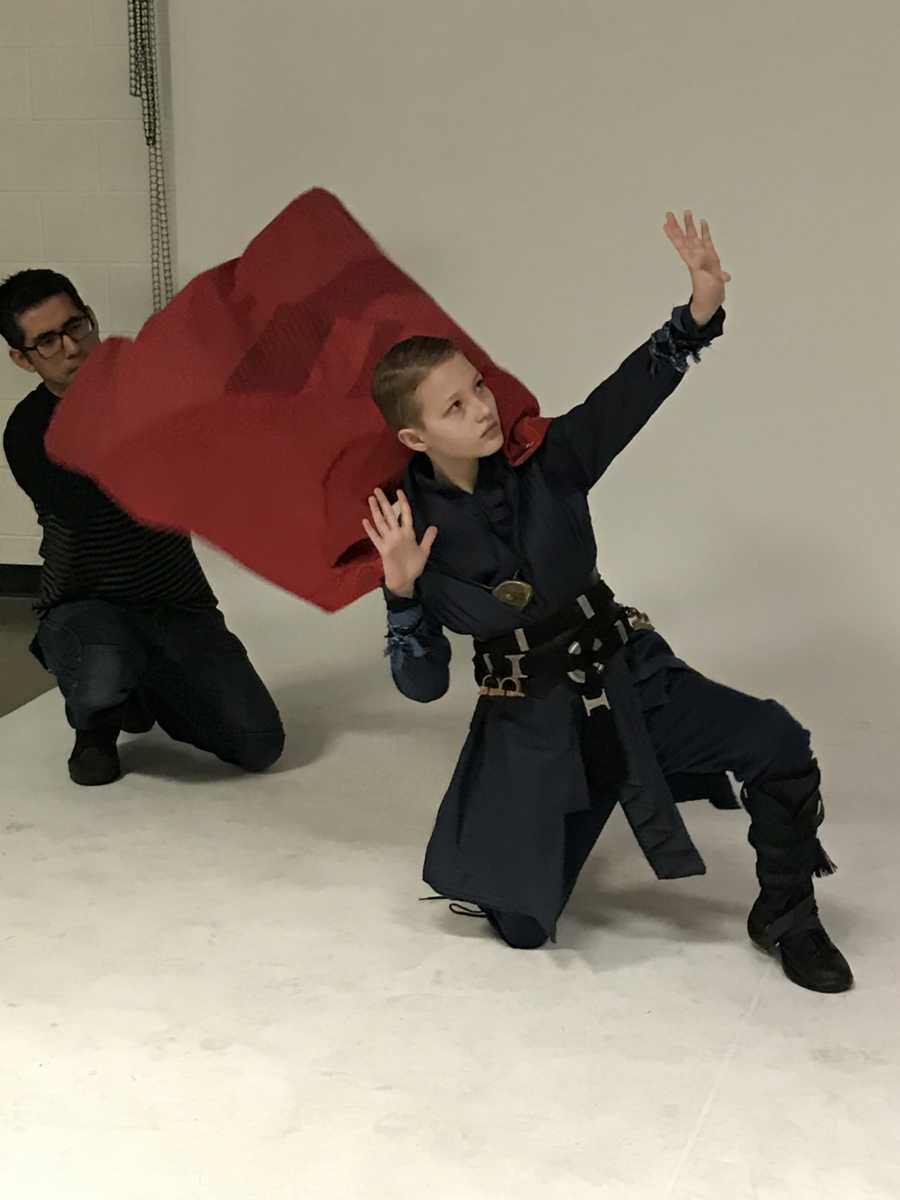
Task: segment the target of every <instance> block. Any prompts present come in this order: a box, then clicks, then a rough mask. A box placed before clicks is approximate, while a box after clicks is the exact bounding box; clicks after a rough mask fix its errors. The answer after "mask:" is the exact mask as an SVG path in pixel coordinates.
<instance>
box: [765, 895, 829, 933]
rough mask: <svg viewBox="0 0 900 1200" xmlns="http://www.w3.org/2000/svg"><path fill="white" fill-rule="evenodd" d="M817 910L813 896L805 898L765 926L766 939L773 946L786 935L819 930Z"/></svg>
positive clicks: (819, 923)
mask: <svg viewBox="0 0 900 1200" xmlns="http://www.w3.org/2000/svg"><path fill="white" fill-rule="evenodd" d="M821 926H822V923H821V921H820V920H819V910H818V907H817V906H816V898H815V896H807V897H806V899H805V900H801V901H800V903H799V904H795V905H794V907H793V908H791V909H789V910H788V911H787V912H786V913H783V914H782V915H781V916H780V917H776V918H775V920H774V921H771V922H770V923H769V924H768V925H767V926H766V937H768V939H769V941H770V942H772V943H773V945H774V944H775V943H777V942H780V941H781V939H782V938H783V937H784V935H785V934H786V933H800V932H802V931H804V930H813V929H820V928H821Z"/></svg>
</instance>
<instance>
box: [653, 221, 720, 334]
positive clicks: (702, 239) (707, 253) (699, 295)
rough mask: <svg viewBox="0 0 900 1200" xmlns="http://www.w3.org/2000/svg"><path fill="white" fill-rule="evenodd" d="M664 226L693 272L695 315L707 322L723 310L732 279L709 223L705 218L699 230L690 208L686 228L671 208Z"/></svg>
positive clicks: (692, 308) (697, 320)
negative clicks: (721, 261) (728, 286)
mask: <svg viewBox="0 0 900 1200" xmlns="http://www.w3.org/2000/svg"><path fill="white" fill-rule="evenodd" d="M663 230H664V231H665V235H666V237H667V238H668V239H669V241H670V242H671V243H672V245H673V246H674V247H675V249H676V250H677V251H678V253H679V254H680V255H681V258H682V260H683V262H684V264H685V266H686V267H687V269H688V270H689V271H690V273H691V286H692V288H693V293H694V294H693V298H692V300H691V316H692V317H693V318H694V320H695V321H696V322H697V324H698V325H705V324H706V323H707V321H710V320H712V318H713V317H714V316H715V314H716V313H717V312H718V311H719V308H720V306H721V305H722V302H723V301H724V299H725V284H726V283H730V282H731V276H730V275H729V274H728V272H727V271H723V270H722V264H721V263H720V262H719V254H718V251H717V250H716V248H715V246H714V245H713V240H712V235H711V234H710V232H709V225H708V224H707V222H706V221H701V222H700V232H699V233H698V232H697V226H696V225H695V224H694V214H693V213H691V212H686V213H685V214H684V229H682V228H681V226H680V225H679V223H678V218H677V217H676V216H675V214H674V213H671V212H669V213H666V223H665V225H663Z"/></svg>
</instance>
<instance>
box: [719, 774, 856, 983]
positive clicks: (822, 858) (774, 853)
mask: <svg viewBox="0 0 900 1200" xmlns="http://www.w3.org/2000/svg"><path fill="white" fill-rule="evenodd" d="M819 783H820V775H819V769H818V766H816V764H815V763H813V764H812V765H811V767H810V768H809V770H808V771H806V772H805V773H804V774H802V775H794V776H781V777H777V778H769V779H763V780H758V781H756V782H755V783H753V784H751V785H749V786H745V787H744V789H743V792H742V798H743V801H744V804H745V806H746V808H747V811H748V812H749V813H750V844H751V845H752V846H753V847H754V848H755V850H756V874H757V878H758V879H759V883H760V894H759V898H758V899H757V901H756V903H755V904H754V905H753V908H752V909H751V911H750V916H749V917H748V919H747V932H748V933H749V934H750V937H751V939H752V940H753V942H754V943H755V944H756V945H757V946H759V947H760V949H762V950H765V951H766V952H767V953H770V954H774V953H775V952H776V951H777V952H778V954H779V956H780V958H781V966H782V969H783V970H784V973H785V975H787V977H788V979H790V980H791V981H792V982H793V983H796V984H799V985H800V986H801V987H805V988H809V989H811V990H812V991H815V992H845V991H847V990H848V988H850V987H852V986H853V973H852V971H851V970H850V966H849V964H848V963H847V960H846V959H845V958H844V956H843V954H841V952H840V950H838V948H837V947H836V946H835V945H834V943H833V942H832V941H831V939H830V938H829V936H828V934H827V933H826V932H825V929H824V928H823V926H822V922H821V920H820V919H819V913H818V908H817V906H816V899H815V893H814V891H813V878H814V877H820V876H823V875H831V874H833V873H834V871H835V866H834V863H832V861H831V859H829V857H828V855H827V854H826V853H825V851H824V850H823V849H822V846H821V844H820V842H819V840H818V838H817V837H816V830H817V829H818V828H819V826H820V825H821V824H822V821H823V819H824V808H823V805H822V796H821V792H820V791H819Z"/></svg>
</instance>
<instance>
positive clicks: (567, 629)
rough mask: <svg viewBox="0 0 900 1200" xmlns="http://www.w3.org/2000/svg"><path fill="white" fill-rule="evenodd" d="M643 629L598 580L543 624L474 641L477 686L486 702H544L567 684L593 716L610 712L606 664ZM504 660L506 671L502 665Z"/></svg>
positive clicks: (641, 618)
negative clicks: (529, 699) (563, 682)
mask: <svg viewBox="0 0 900 1200" xmlns="http://www.w3.org/2000/svg"><path fill="white" fill-rule="evenodd" d="M640 628H652V626H650V624H649V622H648V621H647V619H646V617H645V616H644V615H643V614H642V613H638V612H637V610H636V609H632V608H626V607H624V606H623V605H621V604H618V603H616V600H615V597H614V595H613V593H612V591H611V590H610V588H609V587H608V586H607V585H606V584H605V583H604V582H603V580H602V579H600V577H599V576H598V575H596V574H595V576H594V579H593V580H592V582H591V584H590V586H589V587H587V588H586V589H585V590H584V592H582V594H581V595H579V596H576V598H575V599H574V600H573V601H572V602H571V603H570V604H567V605H565V606H564V607H563V608H561V609H559V610H558V611H557V612H555V613H553V614H552V616H550V617H547V618H546V619H545V620H543V621H537V622H535V624H533V625H529V626H528V627H527V629H526V628H524V627H523V628H520V629H515V630H513V632H512V633H508V634H503V635H501V636H500V637H496V638H491V639H490V640H489V641H476V642H475V658H474V667H475V682H476V683H477V684H478V685H479V687H480V689H481V694H482V695H485V696H496V697H509V698H515V697H525V696H533V697H536V698H540V697H541V696H545V695H547V694H548V692H549V691H550V690H551V689H552V688H553V687H555V686H556V685H557V684H558V683H559V681H560V679H561V678H568V679H569V680H570V681H571V682H572V683H573V684H575V685H576V687H577V689H578V691H580V692H581V693H582V696H583V698H584V702H585V707H586V708H587V710H588V712H589V713H590V712H591V711H592V709H593V708H595V707H597V706H598V705H603V706H604V707H607V703H606V700H605V696H604V688H603V683H602V678H601V674H602V670H603V666H604V664H605V663H607V662H608V661H609V660H610V659H611V658H612V656H613V655H614V654H615V653H616V652H617V651H619V650H620V649H621V648H622V647H623V646H624V645H625V644H626V642H627V641H628V639H629V637H630V635H631V631H632V630H633V629H640ZM564 635H566V636H564ZM570 639H572V640H570ZM554 643H555V644H554ZM502 659H506V660H507V663H508V666H503V665H501V660H502Z"/></svg>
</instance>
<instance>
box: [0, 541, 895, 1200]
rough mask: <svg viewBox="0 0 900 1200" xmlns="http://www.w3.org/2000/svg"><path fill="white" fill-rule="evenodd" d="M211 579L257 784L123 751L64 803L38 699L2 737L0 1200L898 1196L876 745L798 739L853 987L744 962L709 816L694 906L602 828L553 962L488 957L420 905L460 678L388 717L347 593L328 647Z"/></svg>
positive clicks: (157, 750)
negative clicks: (815, 747)
mask: <svg viewBox="0 0 900 1200" xmlns="http://www.w3.org/2000/svg"><path fill="white" fill-rule="evenodd" d="M213 569H214V576H215V582H216V584H217V586H218V588H219V590H220V594H221V595H222V597H223V601H224V604H225V607H226V609H227V612H228V616H229V619H230V621H231V624H232V625H233V627H234V628H235V629H236V630H237V632H239V633H240V634H241V635H242V636H243V637H244V638H245V640H246V641H247V642H248V644H249V646H250V649H251V653H252V654H253V656H254V659H255V660H256V662H257V664H258V666H259V667H260V669H261V671H262V672H263V674H264V675H265V676H266V677H267V679H268V680H269V681H270V683H271V685H272V687H273V690H274V691H275V693H276V696H277V699H278V700H279V703H280V704H281V706H282V709H283V712H284V715H285V719H286V724H287V726H288V730H289V747H288V752H287V754H286V757H285V760H284V762H283V763H282V764H281V765H280V767H279V768H277V769H276V770H275V771H273V772H272V773H271V774H269V775H267V776H266V777H264V778H259V779H257V778H254V779H247V778H242V777H240V776H238V775H237V774H235V773H233V772H231V771H230V770H227V769H225V768H223V767H219V766H218V765H217V764H215V763H214V762H210V761H207V760H206V759H204V758H203V757H202V756H201V755H199V754H194V753H192V752H189V751H187V750H184V749H181V748H178V747H175V746H172V745H171V744H166V743H165V742H164V741H163V740H162V739H161V738H160V737H159V735H157V734H155V733H154V734H151V735H149V736H147V737H145V738H140V739H132V740H130V741H129V742H127V743H125V744H124V747H123V762H124V765H125V767H126V769H127V770H128V774H127V776H126V777H125V779H124V780H123V781H122V782H121V783H120V784H118V785H116V786H114V787H111V788H105V789H98V790H79V789H76V788H74V787H73V786H72V785H70V784H69V782H68V780H67V777H66V772H65V758H66V755H67V753H68V749H69V733H68V730H67V728H66V726H65V724H64V721H63V717H62V712H61V706H60V704H59V701H58V699H57V697H56V696H55V695H54V694H51V695H48V696H45V697H43V698H41V699H40V700H38V701H36V702H34V703H33V704H31V705H28V706H27V707H26V708H24V709H21V710H20V711H19V712H17V713H14V714H12V715H11V716H9V717H7V718H5V719H4V720H3V721H2V722H0V795H2V801H0V805H2V811H0V849H2V862H0V904H2V907H0V913H2V927H0V947H2V950H0V956H2V957H0V989H2V990H0V997H2V999H0V1014H2V1015H0V1172H2V1174H3V1176H5V1179H0V1194H2V1195H3V1197H5V1198H6V1197H8V1198H9V1200H39V1198H40V1200H81V1198H82V1197H84V1198H86V1200H87V1198H90V1200H162V1198H166V1200H169V1198H171V1200H194V1198H195V1197H197V1198H199V1197H210V1198H214V1200H294V1198H301V1197H302V1198H303V1200H307V1198H309V1200H313V1198H314V1200H332V1198H338V1197H340V1198H341V1200H345V1198H347V1200H355V1198H356V1197H360V1198H364V1200H382V1198H384V1200H398V1198H399V1200H406V1198H407V1197H409V1198H413V1197H420V1196H427V1197H428V1198H429V1200H506V1198H507V1197H510V1198H515V1200H529V1198H530V1197H535V1198H540V1200H582V1198H584V1200H587V1198H591V1200H594V1198H595V1197H602V1198H604V1200H606V1198H609V1200H618V1198H619V1197H622V1198H627V1200H643V1198H644V1197H646V1198H648V1200H650V1198H652V1200H664V1198H670V1200H726V1198H727V1200H806V1198H807V1197H809V1198H810V1200H812V1198H813V1197H815V1198H816V1200H896V1198H897V1197H900V1138H898V1133H897V1130H898V1125H900V1122H898V1107H900V1020H898V1012H897V1008H898V1004H897V1001H898V964H900V933H898V923H897V913H898V907H900V905H898V901H900V878H898V877H900V866H898V859H900V816H898V804H897V797H896V787H895V774H896V771H895V767H894V760H895V745H894V743H893V740H892V738H893V732H892V730H890V729H888V728H887V727H886V725H885V726H880V727H874V726H872V725H871V724H870V723H868V722H863V723H862V725H860V726H859V727H856V726H855V727H854V729H855V732H851V733H850V734H849V735H847V736H846V737H844V738H843V739H840V738H837V739H834V740H833V741H832V743H831V744H826V745H825V746H824V747H823V746H822V743H821V740H820V741H819V750H820V754H821V756H822V757H823V758H825V759H826V760H827V764H828V774H829V779H828V794H827V803H828V809H829V821H828V824H827V838H826V839H825V842H826V845H827V848H828V849H829V851H830V852H831V853H832V855H833V857H835V858H836V859H837V860H838V862H839V864H840V868H841V869H840V872H839V874H838V875H837V876H836V877H835V878H834V879H832V880H828V881H825V882H824V883H823V884H822V886H821V888H820V898H821V902H822V908H823V912H824V914H825V917H826V921H827V924H828V926H829V928H830V930H831V932H832V934H833V936H834V937H835V940H837V941H838V942H839V944H840V945H841V946H842V947H843V948H844V949H845V950H846V952H847V954H848V957H849V958H850V959H851V962H852V963H853V966H854V968H855V970H856V973H857V979H858V985H857V988H856V989H855V991H853V992H852V993H850V994H848V995H844V996H837V997H827V996H818V995H814V994H811V993H807V992H804V991H801V990H800V989H797V988H795V987H793V986H792V985H790V984H789V983H788V982H787V981H786V980H785V979H784V978H783V976H782V975H781V974H780V971H779V969H778V968H777V966H776V965H775V964H773V963H772V962H771V961H770V960H768V959H766V958H765V957H763V956H761V955H760V954H758V953H757V952H756V951H755V950H754V949H753V948H752V947H751V946H750V944H749V943H748V941H747V940H746V937H745V934H744V929H743V923H744V919H745V916H746V911H747V908H748V906H749V904H750V903H751V901H752V899H753V896H754V888H753V866H752V858H751V852H750V850H749V847H748V846H747V845H746V841H745V834H746V825H745V821H744V819H743V816H742V814H741V813H732V814H729V813H724V814H723V813H717V812H715V811H713V810H711V809H709V808H708V807H707V806H705V805H702V806H699V805H698V806H692V807H690V808H688V809H687V810H686V815H687V818H688V821H689V824H690V827H691V829H692V831H693V833H694V835H695V838H696V840H697V843H698V845H699V847H700V848H701V851H702V853H703V854H704V856H705V857H706V859H707V862H708V865H709V874H708V875H707V876H706V877H704V878H702V879H694V880H690V881H683V882H680V883H674V884H672V883H670V884H660V883H656V882H655V881H654V880H653V878H652V875H651V874H650V872H649V869H648V867H647V866H646V864H645V863H644V861H643V859H642V857H641V856H640V853H639V852H638V850H637V847H636V845H635V843H634V842H633V839H632V838H631V835H630V833H629V832H628V831H627V828H626V827H625V826H624V824H623V822H621V821H619V820H616V821H615V822H614V823H613V825H612V826H611V827H610V829H609V830H608V832H607V835H606V836H605V837H604V839H603V841H602V843H601V845H600V848H599V849H598V852H597V854H596V855H595V858H594V859H593V860H592V863H591V864H590V866H589V868H588V870H587V871H586V872H585V875H584V877H583V880H582V882H581V884H580V885H579V889H578V891H577V893H576V895H575V897H574V899H573V902H572V904H571V907H570V910H569V912H568V914H567V916H566V917H565V918H564V920H563V922H562V924H561V927H560V939H559V943H558V944H557V945H556V946H555V947H553V948H551V949H549V950H543V951H538V952H535V953H516V952H514V951H512V950H509V949H507V948H506V947H504V946H503V945H502V944H500V943H499V942H497V941H496V940H495V939H494V938H493V937H491V936H490V934H489V932H488V930H487V929H486V927H485V924H484V922H481V921H476V920H467V919H466V918H464V917H454V916H452V915H451V914H449V913H448V912H447V910H446V907H445V906H444V905H443V904H441V903H439V902H434V903H429V904H425V903H418V901H417V898H418V897H419V896H422V895H424V894H425V893H426V891H427V889H426V888H425V887H424V886H423V885H422V884H421V882H420V866H421V857H422V849H423V845H424V842H425V839H426V838H427V835H428V832H429V829H430V825H431V821H432V818H433V814H434V809H435V806H436V803H437V800H438V799H439V796H440V793H441V790H442V787H443V785H444V783H445V781H446V779H447V777H448V774H449V771H450V769H451V767H452V764H453V761H454V759H455V756H456V753H457V750H458V747H459V744H460V740H461V737H462V733H463V730H464V727H465V722H466V716H467V712H468V708H469V705H470V702H471V693H470V689H469V684H468V680H467V679H466V673H467V672H466V662H465V660H463V661H461V662H459V663H458V664H457V668H458V669H457V678H456V684H455V686H454V688H453V690H452V693H451V695H450V697H449V698H448V699H447V700H445V701H444V702H442V703H441V704H440V705H435V706H431V707H429V708H419V707H417V706H414V705H411V704H409V702H407V701H404V700H402V698H400V697H399V696H397V695H395V693H394V692H393V690H392V689H391V687H390V686H389V684H388V682H387V679H386V674H385V672H386V668H385V664H384V663H383V661H382V660H381V659H380V657H379V648H378V639H379V637H380V634H381V626H382V621H381V614H380V611H379V607H378V602H377V599H375V598H372V599H371V600H369V601H365V602H363V603H362V604H361V605H360V606H358V607H356V608H354V609H352V610H350V613H348V614H344V615H342V616H341V617H339V618H327V617H324V616H322V615H320V614H317V613H315V612H314V611H312V610H310V609H308V608H306V607H304V606H302V605H300V604H298V603H297V602H296V601H293V600H291V599H290V598H289V597H287V596H283V595H280V594H278V593H276V592H274V591H273V590H271V589H267V588H263V587H261V586H260V585H259V584H257V583H256V582H255V581H253V580H250V579H249V577H247V576H245V575H243V574H242V573H240V572H238V571H237V570H235V569H234V568H232V567H231V566H230V565H228V564H226V563H223V562H222V561H220V560H214V566H213ZM863 726H868V727H865V728H864V727H863ZM826 740H827V739H826Z"/></svg>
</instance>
